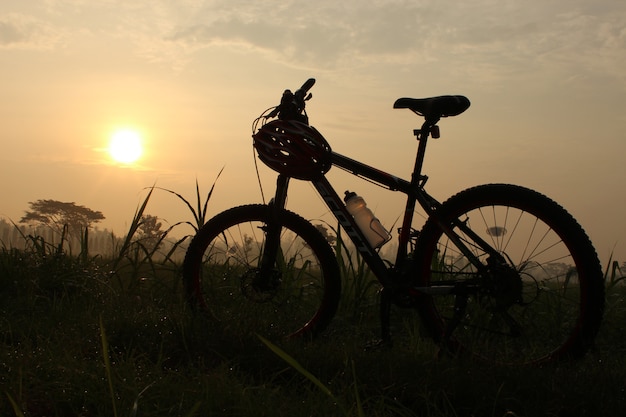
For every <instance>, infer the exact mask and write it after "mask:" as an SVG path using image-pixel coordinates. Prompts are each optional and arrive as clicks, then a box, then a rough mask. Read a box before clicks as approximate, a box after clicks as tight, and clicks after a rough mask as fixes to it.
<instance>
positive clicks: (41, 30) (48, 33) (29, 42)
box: [0, 13, 62, 49]
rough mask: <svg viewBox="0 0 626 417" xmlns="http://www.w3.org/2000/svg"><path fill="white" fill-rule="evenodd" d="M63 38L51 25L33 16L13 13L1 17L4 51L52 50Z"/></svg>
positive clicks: (0, 35)
mask: <svg viewBox="0 0 626 417" xmlns="http://www.w3.org/2000/svg"><path fill="white" fill-rule="evenodd" d="M61 37H62V36H61V33H60V31H59V30H57V29H55V28H54V27H53V26H52V25H51V24H49V23H46V22H44V21H42V20H39V19H37V18H34V17H32V16H27V15H23V14H17V13H12V14H8V15H5V16H1V17H0V48H2V49H52V48H53V47H54V46H55V45H56V44H57V43H59V41H60V40H61Z"/></svg>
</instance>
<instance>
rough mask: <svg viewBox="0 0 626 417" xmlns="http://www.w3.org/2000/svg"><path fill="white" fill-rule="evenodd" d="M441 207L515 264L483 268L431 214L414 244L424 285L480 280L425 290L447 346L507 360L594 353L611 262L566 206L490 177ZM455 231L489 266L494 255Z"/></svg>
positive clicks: (434, 325) (426, 307)
mask: <svg viewBox="0 0 626 417" xmlns="http://www.w3.org/2000/svg"><path fill="white" fill-rule="evenodd" d="M437 213H438V215H439V216H437V217H438V218H439V219H446V220H444V224H446V225H448V226H450V225H452V219H460V220H461V221H462V222H464V224H466V225H467V226H468V227H469V228H470V229H471V230H472V231H473V232H475V233H477V234H478V235H479V236H480V237H481V238H483V239H485V240H486V241H487V242H489V243H490V244H491V245H492V246H493V247H494V248H495V249H497V251H498V252H499V253H500V254H502V255H503V256H504V259H506V260H507V264H508V267H505V268H504V269H503V268H500V269H496V268H491V267H489V266H487V270H488V271H489V272H488V273H487V274H484V273H483V274H482V275H481V274H479V273H478V272H477V269H476V268H474V267H471V266H470V265H469V262H468V261H467V259H466V257H465V255H463V254H462V253H461V252H460V251H459V249H458V248H457V247H456V245H455V244H454V243H452V241H451V240H450V239H449V238H448V237H447V235H445V234H444V233H443V232H442V229H441V227H440V226H439V224H438V221H437V220H436V219H432V218H431V219H429V220H427V222H426V223H425V225H424V227H423V229H422V231H421V234H420V236H419V239H418V243H417V246H416V251H415V252H416V258H415V262H416V267H417V272H418V273H417V283H416V284H417V286H418V287H420V286H424V287H425V286H433V285H438V284H441V283H443V282H456V283H459V282H462V281H463V282H465V283H466V285H470V283H479V284H478V286H479V287H480V288H479V289H478V290H477V291H475V292H473V293H471V294H468V293H467V292H466V293H465V295H460V296H454V295H447V296H436V295H427V296H422V299H421V300H420V303H419V306H418V310H419V312H420V314H421V316H422V319H423V321H424V323H425V326H426V328H427V329H428V330H429V331H430V334H431V336H432V337H434V339H435V341H436V342H438V343H440V345H441V347H443V348H445V350H446V351H448V352H453V353H455V354H461V353H464V352H466V353H470V354H471V356H473V357H476V358H480V359H482V360H487V361H489V362H494V363H500V364H507V365H525V364H536V365H539V364H545V363H549V362H555V361H559V360H562V359H566V358H567V359H570V358H578V357H581V356H583V355H584V354H585V353H586V352H587V350H588V349H589V348H590V346H591V345H592V343H593V340H594V338H595V336H596V334H597V332H598V330H599V327H600V322H601V319H602V315H603V310H604V282H603V275H602V268H601V265H600V262H599V260H598V256H597V254H596V251H595V249H594V248H593V245H592V243H591V241H590V240H589V238H588V236H587V234H586V233H585V231H584V230H583V229H582V227H581V226H580V225H579V224H578V222H577V221H576V220H575V219H574V218H573V217H572V216H571V215H570V214H569V213H568V212H567V211H566V210H565V209H564V208H562V207H561V206H560V205H558V204H557V203H556V202H554V201H553V200H551V199H549V198H548V197H546V196H545V195H543V194H540V193H538V192H536V191H533V190H530V189H527V188H524V187H520V186H515V185H509V184H487V185H482V186H477V187H474V188H470V189H467V190H465V191H461V192H459V193H458V194H456V195H454V196H453V197H451V198H450V199H448V200H447V201H446V202H444V203H443V204H442V205H441V207H440V208H439V209H438V210H437ZM454 230H455V231H456V232H457V233H458V234H459V235H460V237H461V239H462V240H463V242H465V244H466V245H467V246H468V247H469V248H471V251H472V253H473V254H474V255H475V256H476V257H477V258H478V259H480V260H481V262H482V263H483V264H484V265H487V258H488V255H487V254H485V253H484V252H483V251H482V250H481V249H479V247H478V245H477V244H476V243H475V242H474V241H472V239H470V238H469V236H468V235H467V234H464V233H462V232H461V231H459V228H458V227H456V228H455V229H454ZM505 270H506V271H509V272H504V271H505ZM511 270H514V271H515V273H514V274H511V273H510V271H511ZM513 276H515V278H511V277H513ZM461 285H462V284H461ZM459 288H460V287H459ZM461 292H462V291H461ZM455 309H456V311H457V313H456V314H455Z"/></svg>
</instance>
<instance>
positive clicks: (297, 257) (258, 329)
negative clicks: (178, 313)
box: [192, 220, 325, 338]
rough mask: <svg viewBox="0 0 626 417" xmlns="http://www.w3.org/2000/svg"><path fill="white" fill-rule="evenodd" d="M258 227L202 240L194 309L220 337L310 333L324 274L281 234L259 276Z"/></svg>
mask: <svg viewBox="0 0 626 417" xmlns="http://www.w3.org/2000/svg"><path fill="white" fill-rule="evenodd" d="M263 230H264V223H263V222H262V221H257V220H253V221H243V222H240V223H236V224H232V225H230V226H228V227H226V228H224V229H223V230H221V231H220V232H219V233H215V234H213V235H211V236H208V237H207V239H206V242H205V243H204V245H202V247H203V251H202V254H201V259H202V263H201V264H200V263H197V266H196V267H195V269H194V271H193V272H192V275H193V281H194V282H193V293H194V295H195V297H196V298H197V299H198V301H199V304H200V305H201V306H204V307H205V309H206V310H207V311H208V312H209V313H210V314H211V315H212V316H213V317H214V318H215V319H216V320H217V322H218V323H220V325H221V326H222V328H223V329H224V331H227V332H233V333H237V334H254V333H258V334H261V335H263V336H265V337H270V338H284V337H295V336H303V335H305V334H308V333H310V332H311V331H312V329H314V328H315V324H316V322H317V320H318V318H319V315H320V314H321V313H320V310H321V308H322V305H323V300H324V298H325V281H324V271H323V269H322V266H321V264H320V260H319V259H318V257H317V256H316V254H315V252H314V251H313V250H312V249H311V247H310V245H309V244H308V243H307V242H306V241H305V240H304V239H303V238H302V237H301V236H300V235H298V234H297V233H295V232H294V231H292V230H290V229H289V228H283V230H282V233H281V244H280V250H279V256H278V260H277V262H276V264H275V266H274V269H273V270H272V271H270V273H269V274H261V273H260V269H259V260H260V256H261V254H262V253H263V249H264V241H265V239H264V231H263Z"/></svg>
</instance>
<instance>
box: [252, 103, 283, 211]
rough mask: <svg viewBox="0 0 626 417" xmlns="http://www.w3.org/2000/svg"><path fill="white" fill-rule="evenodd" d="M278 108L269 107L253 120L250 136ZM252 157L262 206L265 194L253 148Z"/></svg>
mask: <svg viewBox="0 0 626 417" xmlns="http://www.w3.org/2000/svg"><path fill="white" fill-rule="evenodd" d="M277 107H278V106H272V107H269V108H267V109H265V110H264V111H263V112H262V113H261V115H260V116H259V117H257V118H256V119H254V121H253V122H252V134H253V135H254V134H255V133H256V130H257V126H258V125H259V123H262V125H261V126H263V124H265V121H266V120H267V119H269V118H270V117H271V116H269V115H270V114H271V113H272V112H273V111H274V110H275V109H276V108H277ZM252 157H253V158H254V170H255V171H256V179H257V181H258V183H259V191H260V192H261V201H263V204H266V203H265V192H264V191H263V184H262V183H261V174H260V172H259V164H258V160H257V154H256V152H255V151H254V146H253V147H252Z"/></svg>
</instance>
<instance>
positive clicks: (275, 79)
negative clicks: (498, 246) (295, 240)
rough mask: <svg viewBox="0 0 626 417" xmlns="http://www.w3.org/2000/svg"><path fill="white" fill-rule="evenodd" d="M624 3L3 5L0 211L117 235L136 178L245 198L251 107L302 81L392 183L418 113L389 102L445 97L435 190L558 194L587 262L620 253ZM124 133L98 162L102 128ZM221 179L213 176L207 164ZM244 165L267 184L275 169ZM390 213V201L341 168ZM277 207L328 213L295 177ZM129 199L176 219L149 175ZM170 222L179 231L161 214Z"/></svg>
mask: <svg viewBox="0 0 626 417" xmlns="http://www.w3.org/2000/svg"><path fill="white" fill-rule="evenodd" d="M624 68H626V3H624V1H623V0H595V1H593V2H591V1H588V0H549V1H545V0H543V1H536V0H523V1H522V0H499V1H496V0H472V1H471V2H468V1H457V0H450V1H447V2H441V1H436V0H407V1H403V0H376V1H364V0H344V1H341V2H338V1H336V0H332V1H330V0H317V1H300V0H298V1H296V0H283V1H280V2H276V1H270V0H265V1H258V0H256V1H243V0H214V1H202V0H177V1H176V2H172V1H170V0H149V1H148V0H139V1H133V0H124V1H118V0H100V1H92V0H89V1H87V0H8V1H3V2H2V3H0V139H1V144H2V153H1V154H0V170H1V172H2V178H3V181H2V191H3V192H2V195H3V198H2V200H1V202H0V216H2V217H3V218H5V219H11V220H13V221H19V219H20V218H21V216H22V215H23V214H24V211H25V210H27V209H28V203H29V202H31V201H35V200H38V199H54V200H60V201H66V202H75V203H76V204H78V205H84V206H86V207H89V208H91V209H93V210H98V211H101V212H102V213H103V214H104V216H105V217H106V219H105V220H104V221H103V222H102V223H100V224H99V225H98V228H100V229H104V228H106V229H108V230H113V231H115V232H116V233H118V234H120V235H123V234H125V232H126V230H127V228H128V227H129V225H130V222H131V221H132V219H133V216H134V213H135V210H136V209H137V208H138V207H139V206H140V205H141V203H142V202H143V199H144V198H145V196H146V193H147V189H148V188H149V187H151V186H153V185H156V186H157V187H162V188H164V189H168V190H172V191H175V192H177V193H179V194H180V195H182V196H183V197H185V198H186V199H188V201H190V202H194V201H195V186H196V185H195V184H196V180H197V181H198V183H199V186H200V189H201V191H202V192H203V193H206V192H208V190H209V188H210V187H211V186H212V185H213V184H214V183H215V191H214V193H213V195H212V197H211V201H210V203H209V215H214V214H217V213H218V212H220V211H222V210H224V209H226V208H228V207H231V206H234V205H240V204H246V203H254V202H261V201H262V195H261V192H260V190H259V181H258V180H257V173H256V170H255V161H254V156H253V151H252V146H251V144H252V141H251V133H252V127H251V125H252V121H253V120H254V119H255V118H256V117H257V116H258V115H260V114H261V113H262V112H263V111H264V110H265V109H267V108H268V107H271V106H273V105H275V104H278V102H279V100H280V96H281V94H282V91H283V90H284V89H286V88H291V89H296V88H297V87H298V86H300V85H301V84H302V83H303V82H304V81H305V80H306V79H308V78H311V77H312V78H316V79H317V84H316V85H315V86H314V87H313V89H312V93H313V99H312V100H311V101H310V102H309V103H308V106H307V110H308V114H309V118H310V122H311V124H312V125H313V126H315V127H316V128H317V129H318V130H319V131H320V132H322V134H323V135H324V136H325V137H326V139H327V140H328V141H329V143H330V144H331V146H332V148H333V150H334V151H336V152H339V153H341V154H344V155H346V156H349V157H351V158H354V159H357V160H360V161H363V162H365V163H367V164H370V165H372V166H374V167H377V168H379V169H383V170H385V171H388V172H390V173H392V174H394V175H397V176H400V177H403V178H408V177H409V175H410V171H411V169H412V166H413V159H414V155H415V150H416V146H417V145H416V142H415V139H414V137H413V136H412V130H413V129H414V128H417V127H419V126H420V124H421V120H420V119H419V118H418V117H417V116H415V115H414V114H412V113H411V112H410V111H408V110H396V109H393V108H392V105H393V102H394V101H395V100H396V99H397V98H399V97H414V98H421V97H428V96H435V95H443V94H462V95H465V96H467V97H468V98H469V99H470V101H471V102H472V105H471V107H470V108H469V109H468V110H467V111H466V112H465V113H463V114H462V115H459V116H456V117H454V118H448V119H443V120H442V121H441V122H440V124H439V125H440V128H441V136H442V137H441V139H438V140H436V141H432V142H430V143H429V149H428V153H427V155H426V163H425V166H424V173H425V174H427V175H428V176H429V181H428V183H427V187H426V188H427V189H428V190H429V192H430V193H431V194H432V195H434V196H435V197H436V198H438V199H439V200H445V199H446V198H448V197H450V196H451V195H453V194H455V193H456V192H458V191H460V190H462V189H464V188H467V187H470V186H472V185H477V184H482V183H490V182H507V183H515V184H519V185H524V186H527V187H530V188H533V189H536V190H538V191H540V192H542V193H544V194H546V195H548V196H550V197H551V198H553V199H554V200H556V201H557V202H559V203H560V204H561V205H563V206H564V207H565V208H566V209H567V210H568V211H569V212H570V213H572V214H573V215H574V217H575V218H576V219H577V220H578V221H579V222H580V223H581V225H582V226H583V228H584V229H585V230H586V231H587V233H588V234H589V236H590V237H591V239H592V241H593V243H594V245H595V246H596V249H597V251H598V254H599V256H600V258H601V259H602V260H603V261H604V262H605V261H606V260H608V258H609V256H610V255H611V254H612V253H613V257H614V258H617V259H619V260H620V261H626V221H625V217H624V207H626V192H625V189H624V181H625V179H626V175H625V174H626V165H625V164H624V162H625V155H626V140H625V139H626V113H625V111H624V110H625V107H626V104H625V103H626V72H625V71H624ZM122 128H126V129H133V130H135V131H136V132H138V133H139V134H140V136H141V140H142V146H143V155H142V157H141V159H140V160H138V161H137V162H136V163H133V164H123V163H118V162H115V161H113V160H112V159H111V157H110V155H109V154H108V152H107V147H108V143H109V141H110V140H111V137H112V136H113V135H114V134H115V132H116V131H118V130H119V129H122ZM222 169H223V172H222V174H221V176H219V178H218V179H217V180H216V178H217V176H218V173H219V172H220V170H222ZM258 170H259V173H260V178H261V181H260V183H261V184H262V185H263V191H264V195H265V198H266V199H267V198H269V197H268V196H271V194H272V192H273V185H274V181H275V176H274V174H273V173H272V171H270V170H269V169H267V168H266V167H263V166H260V167H259V169H258ZM328 176H329V179H330V180H331V182H332V183H333V184H334V185H336V188H337V191H338V192H339V193H343V191H344V190H345V189H350V190H353V191H356V192H357V193H359V194H361V195H363V196H364V197H365V198H366V200H367V202H368V206H369V207H370V208H372V209H373V210H374V211H375V212H376V214H377V216H378V217H379V218H380V219H381V221H382V222H383V224H385V225H387V227H388V228H392V225H393V224H394V222H396V221H397V219H398V217H399V216H400V215H401V214H402V210H403V204H404V198H403V197H402V196H401V195H399V194H397V193H393V192H389V191H387V190H384V189H381V188H380V187H377V186H374V185H372V184H369V183H367V182H364V181H361V180H358V179H356V178H353V177H350V176H349V175H348V174H346V173H344V172H342V171H340V170H337V169H334V170H333V169H331V171H330V172H329V173H328ZM291 191H292V192H291V193H290V197H289V202H288V208H289V209H291V210H293V211H295V212H298V213H301V214H302V215H303V216H304V217H307V218H311V219H321V220H323V221H328V222H330V223H331V224H332V219H331V218H330V217H329V214H328V213H327V211H326V210H325V209H324V208H323V206H322V204H321V203H320V200H319V198H318V197H316V195H315V192H314V190H313V189H312V187H310V186H309V185H308V184H306V183H303V182H299V181H293V182H292V188H291ZM146 212H147V213H148V214H151V215H154V216H158V217H159V218H161V219H163V220H164V221H165V224H166V225H167V224H175V223H177V222H180V221H188V220H192V218H191V214H190V212H189V210H188V208H187V207H186V206H185V204H183V202H182V201H181V200H180V199H178V198H177V197H175V196H174V195H173V194H171V193H167V192H165V191H161V190H156V191H155V192H154V193H153V195H152V197H151V200H150V202H149V204H148V207H147V210H146ZM177 233H179V234H182V235H184V234H186V233H190V230H188V229H184V228H181V229H177Z"/></svg>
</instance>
